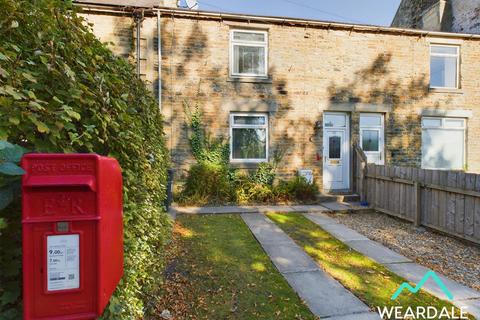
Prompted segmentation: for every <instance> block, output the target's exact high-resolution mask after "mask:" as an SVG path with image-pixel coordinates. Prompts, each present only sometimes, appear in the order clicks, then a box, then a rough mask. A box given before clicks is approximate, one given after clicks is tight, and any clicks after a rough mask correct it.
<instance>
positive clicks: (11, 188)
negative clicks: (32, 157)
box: [0, 140, 25, 229]
mask: <svg viewBox="0 0 480 320" xmlns="http://www.w3.org/2000/svg"><path fill="white" fill-rule="evenodd" d="M24 153H25V149H24V148H22V147H20V146H18V145H13V144H11V143H9V142H7V141H5V140H0V210H2V209H5V208H6V207H7V206H8V205H9V204H10V203H11V202H13V201H14V200H15V199H16V198H17V197H18V196H19V195H20V176H21V175H23V174H24V173H25V171H24V170H23V169H22V168H20V166H19V165H18V163H19V162H20V159H21V158H22V156H23V154H24ZM2 226H5V221H4V220H2V218H0V229H2Z"/></svg>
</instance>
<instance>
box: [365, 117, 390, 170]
mask: <svg viewBox="0 0 480 320" xmlns="http://www.w3.org/2000/svg"><path fill="white" fill-rule="evenodd" d="M384 128H385V125H384V117H383V114H381V113H361V114H360V147H361V148H362V149H363V151H364V152H365V155H366V156H367V160H368V163H375V164H379V165H383V164H384V163H385V147H384V146H385V143H384V135H385V132H384V131H385V129H384Z"/></svg>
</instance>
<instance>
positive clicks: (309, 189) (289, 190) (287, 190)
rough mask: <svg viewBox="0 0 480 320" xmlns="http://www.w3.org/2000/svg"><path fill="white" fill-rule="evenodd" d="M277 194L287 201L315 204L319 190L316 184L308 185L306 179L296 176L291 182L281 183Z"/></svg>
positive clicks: (277, 188) (276, 189) (276, 190)
mask: <svg viewBox="0 0 480 320" xmlns="http://www.w3.org/2000/svg"><path fill="white" fill-rule="evenodd" d="M275 193H276V194H277V196H278V197H279V198H282V199H284V200H286V201H295V200H298V201H301V202H315V200H316V198H317V195H318V193H319V190H318V186H317V184H316V183H315V182H314V183H308V181H307V180H306V179H305V178H304V177H300V176H296V177H295V178H293V179H292V180H290V181H282V182H280V184H279V185H278V186H277V187H276V188H275Z"/></svg>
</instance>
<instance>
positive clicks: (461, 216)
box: [354, 146, 480, 244]
mask: <svg viewBox="0 0 480 320" xmlns="http://www.w3.org/2000/svg"><path fill="white" fill-rule="evenodd" d="M354 154H355V155H354V171H355V173H354V182H355V191H356V192H357V193H358V194H359V195H360V196H361V198H362V200H364V201H367V202H368V203H369V204H370V205H371V206H372V208H374V209H375V210H378V211H380V212H383V213H386V214H389V215H392V216H396V217H399V218H402V219H405V220H407V221H410V222H413V223H416V224H418V225H423V226H426V227H429V228H432V229H435V230H438V231H441V232H444V233H447V234H450V235H452V236H456V237H460V238H463V239H466V240H469V241H472V242H475V243H477V244H480V175H479V174H473V173H465V172H458V171H443V170H425V169H418V168H408V167H398V166H387V165H375V164H367V161H366V157H365V154H364V153H363V151H361V149H360V148H358V147H357V146H355V153H354Z"/></svg>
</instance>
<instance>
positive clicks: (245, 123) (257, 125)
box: [230, 113, 268, 163]
mask: <svg viewBox="0 0 480 320" xmlns="http://www.w3.org/2000/svg"><path fill="white" fill-rule="evenodd" d="M230 161H231V162H254V163H258V162H265V161H268V116H267V115H266V114H262V113H232V114H230Z"/></svg>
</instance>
